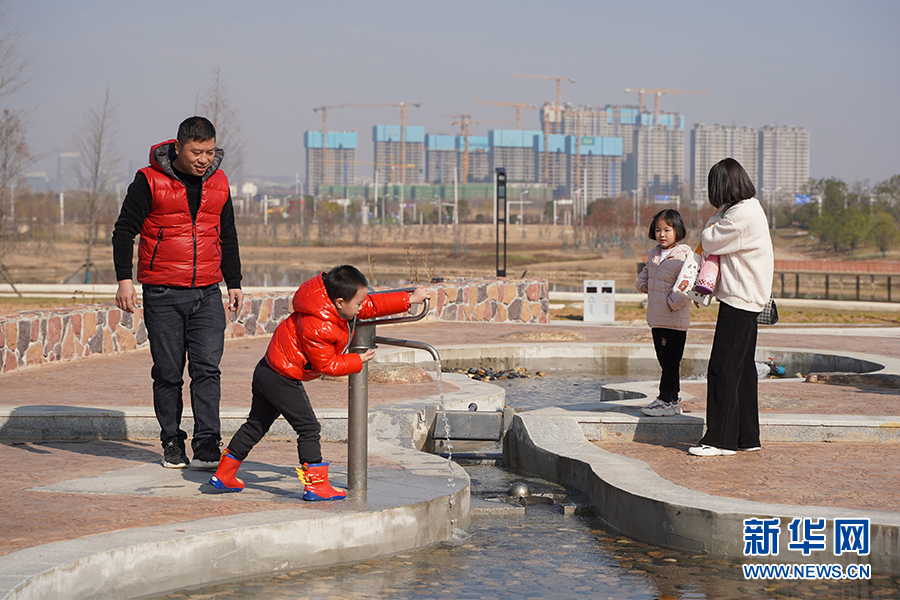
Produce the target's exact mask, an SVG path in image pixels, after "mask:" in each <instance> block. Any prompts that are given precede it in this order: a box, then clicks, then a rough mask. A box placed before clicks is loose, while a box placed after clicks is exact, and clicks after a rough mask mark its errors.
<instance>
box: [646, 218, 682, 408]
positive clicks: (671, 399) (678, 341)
mask: <svg viewBox="0 0 900 600" xmlns="http://www.w3.org/2000/svg"><path fill="white" fill-rule="evenodd" d="M686 233H687V232H686V231H685V228H684V221H682V219H681V214H680V213H679V212H678V211H677V210H672V209H667V210H663V211H660V212H658V213H656V215H655V216H654V217H653V221H652V222H651V223H650V231H649V237H650V239H651V240H656V242H657V244H656V247H655V248H653V250H651V251H650V255H649V256H648V257H647V264H646V265H645V266H644V268H643V270H641V274H640V275H638V278H637V280H636V281H635V282H634V287H635V288H637V290H638V291H639V292H642V293H644V294H647V324H648V325H650V331H651V332H652V333H653V346H654V347H655V348H656V358H657V360H659V366H660V367H662V377H660V380H659V396H658V397H657V398H656V400H654V401H653V402H651V403H650V404H649V405H648V406H645V407H644V408H642V409H641V412H642V413H644V414H645V415H648V416H651V417H669V416H673V415H678V414H681V399H680V398H679V397H678V393H679V392H680V391H681V385H680V381H681V358H682V356H683V355H684V344H685V341H686V340H687V330H688V327H690V326H691V306H690V301H689V300H688V299H687V298H686V297H684V296H682V295H680V294H676V293H674V292H673V291H672V287H673V286H674V285H675V281H676V280H677V279H678V274H679V273H680V272H681V266H682V264H683V263H684V259H685V258H686V257H687V256H688V255H689V254H690V253H691V252H692V250H691V248H690V246H688V245H687V244H679V243H678V242H680V241H681V240H683V239H684V236H685V235H686Z"/></svg>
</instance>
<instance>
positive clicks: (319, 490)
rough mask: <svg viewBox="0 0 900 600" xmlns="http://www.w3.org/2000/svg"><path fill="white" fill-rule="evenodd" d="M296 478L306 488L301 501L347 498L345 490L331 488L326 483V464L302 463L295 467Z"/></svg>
mask: <svg viewBox="0 0 900 600" xmlns="http://www.w3.org/2000/svg"><path fill="white" fill-rule="evenodd" d="M297 477H299V478H300V481H302V482H303V485H305V486H306V491H304V492H303V499H304V500H309V501H311V502H315V501H318V500H343V499H344V498H346V497H347V490H342V489H340V488H334V487H331V484H330V483H328V463H327V462H321V463H315V464H312V465H311V464H309V463H303V466H302V467H297Z"/></svg>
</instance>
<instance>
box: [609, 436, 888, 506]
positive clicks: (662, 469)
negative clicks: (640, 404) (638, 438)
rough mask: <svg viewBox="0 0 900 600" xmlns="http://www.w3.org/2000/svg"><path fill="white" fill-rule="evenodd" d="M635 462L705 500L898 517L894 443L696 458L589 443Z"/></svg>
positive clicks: (665, 449)
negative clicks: (854, 510) (873, 512)
mask: <svg viewBox="0 0 900 600" xmlns="http://www.w3.org/2000/svg"><path fill="white" fill-rule="evenodd" d="M596 445H597V446H598V447H600V448H602V449H603V450H606V451H608V452H614V453H616V454H621V455H624V456H629V457H631V458H636V459H638V460H642V461H644V462H645V463H647V464H648V465H650V467H651V468H652V469H653V470H654V471H655V472H656V473H657V474H658V475H660V476H661V477H664V478H666V479H668V480H669V481H671V482H672V483H676V484H678V485H680V486H684V487H686V488H688V489H692V490H696V491H698V492H704V493H707V494H711V495H713V496H725V497H727V498H738V499H741V500H756V501H758V502H776V503H779V504H797V505H801V506H828V507H836V508H857V509H860V510H877V511H888V512H900V495H898V494H897V483H898V481H900V467H898V465H900V444H846V443H806V442H796V443H777V444H766V445H765V446H764V447H763V449H762V450H760V451H759V452H738V453H737V454H735V455H734V456H716V457H699V456H692V455H690V454H688V452H687V449H688V447H689V446H690V444H673V445H671V446H659V445H653V444H638V443H633V442H596Z"/></svg>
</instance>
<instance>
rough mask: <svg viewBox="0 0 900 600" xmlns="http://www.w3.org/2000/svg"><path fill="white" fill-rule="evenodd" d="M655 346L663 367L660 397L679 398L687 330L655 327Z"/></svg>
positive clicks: (664, 398)
mask: <svg viewBox="0 0 900 600" xmlns="http://www.w3.org/2000/svg"><path fill="white" fill-rule="evenodd" d="M650 332H651V333H652V334H653V346H654V348H656V359H657V360H658V361H659V366H660V367H662V377H660V378H659V397H660V398H661V399H662V400H663V401H664V402H672V401H674V400H676V399H678V392H680V391H681V358H682V357H683V356H684V344H685V342H686V341H687V331H679V330H677V329H664V328H662V327H653V328H652V329H651V330H650Z"/></svg>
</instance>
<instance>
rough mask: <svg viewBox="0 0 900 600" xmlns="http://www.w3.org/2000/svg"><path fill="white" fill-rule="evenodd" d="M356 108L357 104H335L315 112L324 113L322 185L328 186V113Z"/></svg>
mask: <svg viewBox="0 0 900 600" xmlns="http://www.w3.org/2000/svg"><path fill="white" fill-rule="evenodd" d="M347 106H356V105H355V104H333V105H331V106H319V107H317V108H314V109H313V112H319V111H322V185H327V184H328V111H329V110H330V109H332V108H345V107H347Z"/></svg>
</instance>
